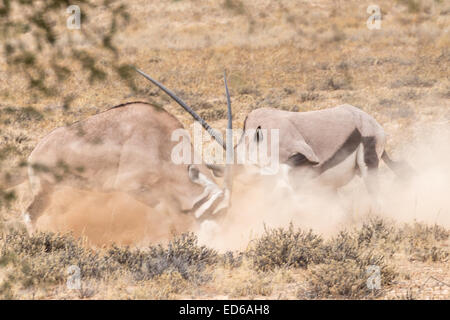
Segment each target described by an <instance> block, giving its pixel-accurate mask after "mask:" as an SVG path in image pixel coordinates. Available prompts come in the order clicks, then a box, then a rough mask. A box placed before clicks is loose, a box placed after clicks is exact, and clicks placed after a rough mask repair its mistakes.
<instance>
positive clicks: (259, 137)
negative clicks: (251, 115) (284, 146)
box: [255, 126, 264, 143]
mask: <svg viewBox="0 0 450 320" xmlns="http://www.w3.org/2000/svg"><path fill="white" fill-rule="evenodd" d="M263 138H264V137H263V134H262V131H261V126H258V128H256V132H255V141H256V142H257V143H258V142H261V141H262V140H263Z"/></svg>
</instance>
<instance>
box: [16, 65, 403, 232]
mask: <svg viewBox="0 0 450 320" xmlns="http://www.w3.org/2000/svg"><path fill="white" fill-rule="evenodd" d="M137 71H138V72H139V73H140V74H141V75H143V76H144V77H145V78H146V79H148V80H150V81H151V82H152V83H153V84H155V85H156V86H158V87H159V88H160V89H161V90H163V91H164V92H165V93H166V94H168V95H169V96H170V97H171V98H172V99H174V100H175V101H176V102H177V103H178V104H179V105H180V106H182V107H183V108H184V109H185V110H186V111H187V112H188V113H189V114H190V115H191V116H192V117H193V118H194V119H195V120H196V121H198V122H200V123H201V125H202V126H203V127H204V128H205V130H206V131H207V132H208V133H209V134H210V135H211V136H212V137H213V138H214V139H215V141H217V142H218V143H219V144H220V145H221V146H222V147H223V148H224V149H225V150H226V155H227V160H228V161H227V165H226V166H225V167H222V166H218V165H214V164H207V163H202V164H199V165H197V164H196V165H194V164H174V163H173V162H172V161H171V152H172V149H173V147H174V145H175V142H174V141H172V140H171V133H172V132H173V131H174V130H176V129H180V128H183V126H182V124H181V123H180V122H179V121H178V120H177V119H176V118H175V117H174V116H172V115H171V114H169V113H168V112H166V111H165V110H164V109H162V108H158V107H155V106H153V105H151V104H148V103H145V102H130V103H125V104H122V105H118V106H116V107H113V108H111V109H109V110H107V111H104V112H101V113H99V114H96V115H94V116H91V117H89V118H87V119H85V120H82V121H79V122H76V123H74V124H72V125H70V126H67V127H61V128H58V129H55V130H53V131H52V132H50V133H49V134H48V135H47V136H45V137H44V138H43V139H42V140H41V141H40V142H39V143H38V145H37V146H36V148H35V149H34V150H33V151H32V153H31V154H30V156H29V159H28V177H29V181H30V185H31V190H32V193H33V201H32V203H31V205H30V206H29V207H28V209H27V210H26V212H25V213H24V218H25V219H26V221H27V223H28V224H29V226H30V228H32V227H31V226H33V225H34V223H35V222H36V220H37V218H38V217H39V216H40V215H41V214H42V212H43V211H44V210H45V208H46V207H47V206H48V204H49V200H50V197H51V193H52V190H54V188H55V187H56V186H59V185H63V186H72V187H76V188H82V189H93V190H99V191H105V192H107V191H114V190H117V191H122V192H126V193H128V194H129V195H131V196H132V197H133V198H135V199H137V200H138V201H141V202H143V203H144V204H146V205H148V206H150V207H153V208H160V209H162V210H176V211H177V212H192V213H193V214H194V215H195V217H197V218H204V217H209V216H211V215H215V214H217V213H218V212H223V211H226V209H227V208H228V207H229V205H230V195H231V188H232V180H233V170H232V169H233V166H234V165H232V161H230V159H233V151H234V150H235V149H236V147H240V146H241V145H242V144H243V145H244V147H245V148H246V149H250V148H252V147H254V145H253V146H252V144H256V145H258V144H260V143H262V142H263V141H265V139H270V135H265V134H264V132H270V130H271V129H277V130H279V131H278V132H279V149H278V152H279V159H278V160H279V163H280V165H281V167H282V170H280V171H281V172H282V174H281V175H282V177H281V178H283V179H285V180H286V183H287V184H288V185H289V186H290V187H291V188H292V189H293V190H295V189H296V185H298V184H299V183H301V181H299V179H300V178H299V177H301V176H304V174H303V173H304V171H305V170H306V171H308V172H310V173H311V176H312V178H313V179H315V180H318V181H320V183H322V184H324V185H328V186H331V187H332V188H339V187H341V186H343V185H345V184H347V183H348V182H349V181H350V180H351V179H352V178H353V177H354V176H355V175H357V174H359V175H361V176H362V178H363V179H364V181H365V183H366V186H367V188H368V190H369V192H371V193H374V192H376V188H377V169H378V164H379V160H380V159H383V160H384V161H385V162H386V163H387V164H388V166H389V167H391V168H392V169H394V170H395V169H396V166H395V163H394V162H392V161H391V160H390V159H389V157H388V156H387V154H386V152H385V150H384V147H385V140H386V139H385V133H384V131H383V128H382V127H381V126H380V125H379V124H378V123H377V122H376V120H375V119H374V118H372V117H371V116H370V115H368V114H367V113H365V112H363V111H361V110H360V109H358V108H355V107H353V106H350V105H340V106H337V107H334V108H330V109H325V110H319V111H311V112H288V111H282V110H277V109H271V108H261V109H257V110H254V111H252V112H250V113H249V114H248V116H247V118H246V119H245V122H244V128H243V132H244V133H243V138H241V139H240V141H239V143H238V146H236V147H235V146H233V142H232V137H231V136H230V135H231V128H232V115H231V103H230V96H229V92H228V87H227V83H226V78H224V81H225V89H226V96H227V102H228V103H227V105H228V129H229V130H228V131H227V132H228V135H229V136H228V137H227V139H226V142H224V141H223V139H222V137H221V136H220V135H219V134H218V133H217V132H216V131H214V130H213V129H212V128H211V127H210V126H209V125H208V124H207V123H206V121H205V120H204V119H202V118H201V117H200V116H199V115H198V114H197V113H196V112H195V111H194V110H193V109H192V108H190V107H189V106H188V105H187V104H186V103H184V102H183V101H182V100H181V99H180V98H179V97H177V96H176V95H175V94H174V93H173V92H171V91H170V90H169V89H167V88H166V87H164V86H163V85H162V84H161V83H159V82H158V81H156V80H154V79H152V78H151V77H150V76H148V75H147V74H145V73H144V72H142V71H141V70H138V69H137ZM246 132H252V133H253V132H254V134H253V135H254V136H253V137H248V135H246V134H245V133H246ZM186 135H187V133H186ZM186 139H189V137H188V136H187V137H186ZM266 142H267V141H266ZM244 167H245V166H244ZM55 168H56V169H58V168H64V169H65V171H64V172H66V173H67V172H69V173H70V174H69V175H68V176H66V177H64V178H63V179H61V177H60V175H59V174H55V172H54V171H55V170H54V169H55ZM67 168H69V169H67ZM70 168H74V169H70ZM301 172H302V174H299V173H301ZM222 174H225V177H224V181H225V182H224V187H223V188H222V187H220V186H219V185H218V184H217V183H216V182H215V178H214V176H219V175H222Z"/></svg>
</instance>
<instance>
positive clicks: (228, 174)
mask: <svg viewBox="0 0 450 320" xmlns="http://www.w3.org/2000/svg"><path fill="white" fill-rule="evenodd" d="M223 82H224V83H225V93H226V95H227V109H228V125H227V134H226V137H227V141H226V146H227V147H226V149H225V150H226V153H227V162H226V167H225V187H226V189H227V190H228V191H229V192H230V195H231V190H232V189H233V172H232V171H233V166H232V165H233V164H234V148H233V115H232V113H231V99H230V92H229V91H228V84H227V75H226V73H225V71H224V72H223ZM229 199H230V202H231V197H230V198H229Z"/></svg>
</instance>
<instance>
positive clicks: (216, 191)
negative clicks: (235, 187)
mask: <svg viewBox="0 0 450 320" xmlns="http://www.w3.org/2000/svg"><path fill="white" fill-rule="evenodd" d="M193 182H195V183H197V184H199V185H201V186H203V187H205V189H204V191H203V192H202V194H201V195H200V196H199V197H198V198H197V199H196V201H195V202H198V201H200V200H202V199H204V198H205V197H207V196H209V199H208V201H206V202H205V203H203V204H202V205H201V206H200V207H199V208H198V209H197V210H196V211H195V213H194V215H195V217H196V218H197V219H198V218H200V217H201V216H202V215H203V214H204V213H205V212H206V211H207V210H208V209H209V208H210V207H211V206H212V205H213V204H214V203H215V202H216V201H217V199H219V198H220V197H223V196H224V192H223V190H221V189H220V188H219V186H217V184H215V183H214V182H213V181H211V180H209V179H208V178H207V177H206V176H205V175H204V174H202V173H200V172H199V174H198V178H197V179H195V180H193ZM216 211H217V210H215V212H216Z"/></svg>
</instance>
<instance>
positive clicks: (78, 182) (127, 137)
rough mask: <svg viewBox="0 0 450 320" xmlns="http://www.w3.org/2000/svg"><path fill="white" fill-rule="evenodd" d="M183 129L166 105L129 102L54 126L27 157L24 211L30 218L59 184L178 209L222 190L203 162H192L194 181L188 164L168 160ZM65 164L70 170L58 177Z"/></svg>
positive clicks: (46, 203) (33, 217)
mask: <svg viewBox="0 0 450 320" xmlns="http://www.w3.org/2000/svg"><path fill="white" fill-rule="evenodd" d="M182 128H183V126H182V125H181V123H180V122H179V121H178V120H177V119H176V118H175V117H173V116H172V115H170V114H169V113H167V112H166V111H165V110H164V109H160V108H156V107H153V106H152V105H149V104H146V103H129V104H125V105H122V106H118V107H115V108H112V109H109V110H107V111H105V112H102V113H99V114H97V115H94V116H92V117H90V118H87V119H85V120H82V121H80V122H77V123H74V124H72V125H70V126H67V127H62V128H58V129H55V130H53V131H52V132H51V133H49V134H48V135H47V136H46V137H44V138H43V139H42V140H41V141H40V142H39V144H38V145H37V146H36V148H35V149H34V150H33V152H32V153H31V154H30V156H29V159H28V162H29V178H30V183H31V187H32V191H33V195H34V201H33V203H32V204H31V205H30V207H29V208H28V210H27V214H28V215H29V218H30V219H31V222H32V223H33V222H35V221H36V219H37V218H38V217H39V215H40V214H41V213H42V212H43V211H44V210H45V208H46V206H47V205H48V199H49V196H50V194H51V192H52V190H53V188H54V187H55V186H58V185H64V186H71V187H76V188H80V189H92V190H99V191H106V192H108V191H122V192H126V193H128V194H130V195H131V196H132V197H134V198H135V199H137V200H139V201H141V202H143V203H144V204H146V205H148V206H151V207H156V206H164V207H169V208H171V209H173V210H175V211H179V212H182V211H187V210H191V209H192V208H193V206H194V205H195V203H196V202H198V201H199V200H200V199H205V198H207V197H208V196H210V195H211V192H212V191H214V192H216V193H217V194H218V193H220V192H219V190H220V189H219V187H218V186H217V185H215V184H214V183H213V178H212V175H211V173H210V171H209V169H207V168H206V166H205V165H203V164H202V165H198V166H196V169H198V170H199V173H200V174H199V179H192V177H190V172H189V168H190V166H189V165H188V164H175V163H173V162H172V159H171V152H172V148H173V147H174V145H176V144H177V143H178V142H177V141H171V135H172V132H173V131H174V130H176V129H182ZM187 139H189V137H187ZM65 167H67V168H68V171H67V172H66V173H65V174H64V175H62V179H61V180H59V179H58V178H59V177H58V176H59V175H61V174H60V171H62V168H65ZM55 173H56V175H55ZM205 184H206V185H208V186H209V190H208V192H206V193H205ZM210 189H213V190H210Z"/></svg>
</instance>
